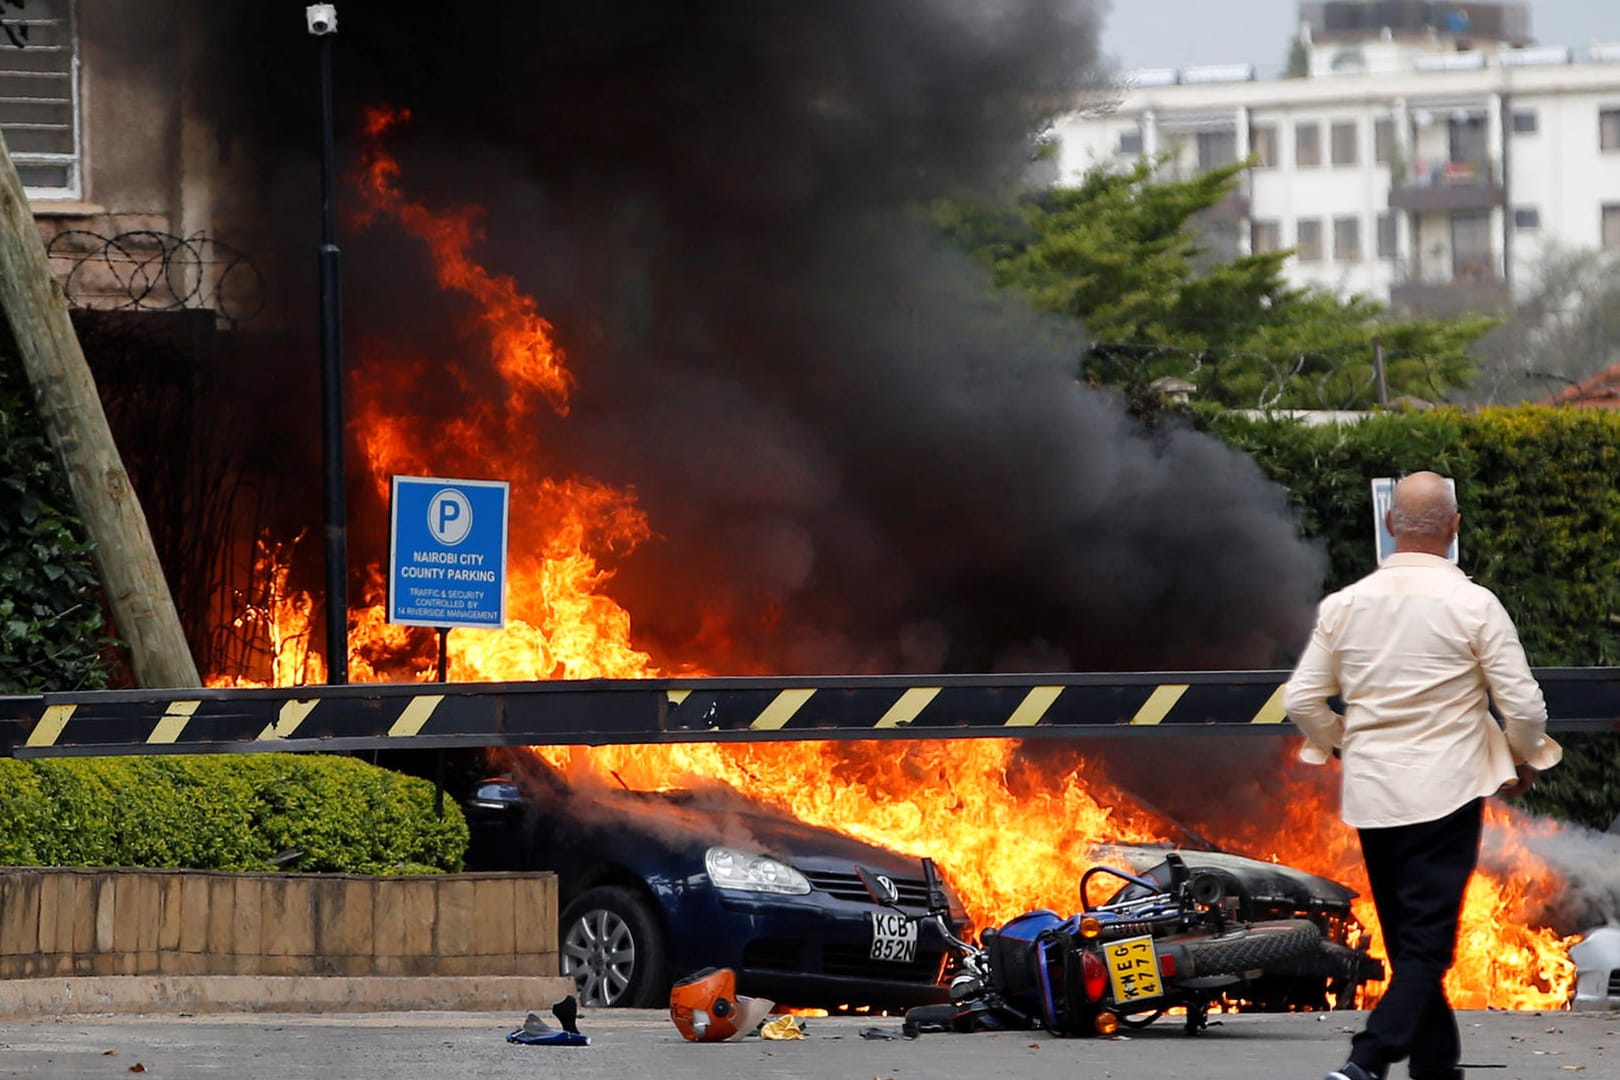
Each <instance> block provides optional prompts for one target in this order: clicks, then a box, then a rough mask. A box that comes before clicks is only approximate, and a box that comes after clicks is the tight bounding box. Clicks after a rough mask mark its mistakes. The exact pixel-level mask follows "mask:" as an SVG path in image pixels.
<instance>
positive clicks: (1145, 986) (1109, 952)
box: [1103, 935, 1164, 1005]
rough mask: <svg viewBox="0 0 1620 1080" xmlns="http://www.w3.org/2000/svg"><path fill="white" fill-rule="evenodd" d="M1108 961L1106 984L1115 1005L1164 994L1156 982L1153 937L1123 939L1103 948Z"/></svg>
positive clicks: (1157, 956) (1157, 977)
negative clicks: (1112, 995)
mask: <svg viewBox="0 0 1620 1080" xmlns="http://www.w3.org/2000/svg"><path fill="white" fill-rule="evenodd" d="M1103 956H1104V958H1105V959H1106V960H1107V961H1108V983H1109V986H1110V987H1112V988H1113V991H1114V1004H1115V1005H1129V1004H1130V1003H1131V1002H1133V1001H1147V1000H1149V999H1151V998H1156V997H1159V996H1160V995H1161V994H1163V993H1164V987H1163V986H1162V985H1161V984H1160V982H1159V955H1158V953H1156V952H1155V951H1154V949H1153V938H1152V937H1150V936H1148V935H1143V936H1142V937H1133V938H1123V939H1121V940H1119V941H1110V942H1109V943H1108V944H1107V945H1104V946H1103Z"/></svg>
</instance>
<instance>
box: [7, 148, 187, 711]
mask: <svg viewBox="0 0 1620 1080" xmlns="http://www.w3.org/2000/svg"><path fill="white" fill-rule="evenodd" d="M0 219H3V220H0V308H3V309H4V311H5V317H6V321H7V322H9V323H10V324H11V336H12V338H13V339H14V340H15V341H16V343H17V351H18V353H19V354H21V356H22V362H23V368H24V370H25V371H26V372H27V373H28V381H29V382H30V383H31V384H32V385H33V388H34V398H35V400H36V401H37V402H38V404H39V411H40V415H41V416H42V417H43V418H44V420H45V426H46V430H47V431H48V432H49V433H50V438H51V442H52V444H53V445H54V446H55V447H56V452H57V454H59V455H60V456H61V459H62V465H63V467H64V468H65V470H66V472H67V478H68V484H69V486H70V487H71V488H72V491H73V501H74V503H75V504H76V505H77V507H78V511H79V516H80V518H82V519H83V520H84V524H85V528H86V529H87V530H88V531H89V534H90V539H91V541H92V543H93V544H94V547H95V556H96V565H97V567H98V568H99V569H100V571H101V581H102V585H103V587H104V588H105V589H106V593H107V604H108V607H109V608H110V609H111V612H112V618H113V622H114V624H115V626H116V628H117V631H118V633H119V635H120V636H121V637H123V638H124V640H126V641H128V642H129V651H130V667H131V669H132V670H133V671H134V674H135V681H136V682H137V683H139V684H140V685H141V686H146V687H171V686H172V687H190V686H200V685H201V684H202V680H200V679H199V678H198V677H197V663H196V661H195V660H194V659H192V656H191V649H190V647H189V646H188V645H187V644H186V637H185V634H184V632H182V630H181V629H180V619H179V616H178V615H177V614H176V612H175V608H174V600H173V598H172V597H171V596H170V595H169V586H168V583H167V582H166V581H165V580H164V578H163V567H162V566H161V565H159V563H158V558H157V551H156V550H155V549H154V548H153V546H152V534H151V532H150V531H148V529H147V526H146V515H145V514H144V513H143V512H142V511H141V503H140V500H139V499H138V498H137V497H136V495H135V492H134V490H133V489H131V488H130V486H129V475H128V474H127V473H125V471H124V463H123V459H121V458H120V457H119V456H118V447H117V445H116V444H115V443H114V442H113V438H112V431H111V430H110V429H109V428H108V427H107V416H106V413H104V412H103V411H102V408H101V398H100V397H99V396H98V395H97V393H96V382H95V379H94V378H93V377H92V376H91V374H90V367H89V365H88V364H86V363H85V361H84V352H83V350H81V349H80V347H79V338H78V335H77V334H75V333H74V332H73V323H72V320H71V319H69V317H68V307H67V298H66V297H65V296H64V295H63V293H62V286H61V285H60V284H59V283H58V282H57V280H56V277H55V275H53V274H52V273H51V267H50V261H49V260H48V259H47V258H46V255H45V245H44V242H43V241H42V240H41V239H40V235H39V227H38V225H36V224H35V222H34V214H33V211H32V209H31V208H30V207H29V205H28V198H27V196H26V195H25V194H24V193H23V187H22V180H21V178H19V177H18V175H17V169H16V166H15V165H13V164H12V161H11V153H10V151H9V150H8V149H7V147H6V144H5V139H4V138H3V137H0Z"/></svg>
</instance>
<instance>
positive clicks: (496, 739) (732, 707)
mask: <svg viewBox="0 0 1620 1080" xmlns="http://www.w3.org/2000/svg"><path fill="white" fill-rule="evenodd" d="M1537 674H1538V676H1539V677H1540V679H1541V683H1542V687H1543V690H1544V691H1545V693H1546V695H1547V701H1548V708H1549V712H1550V713H1551V717H1552V718H1551V721H1550V726H1551V727H1552V728H1553V729H1554V730H1582V729H1585V730H1620V668H1546V669H1541V670H1539V671H1538V672H1537ZM1287 675H1288V673H1287V672H1283V671H1218V672H1179V673H1163V672H1160V673H1151V674H1134V673H1133V674H1087V675H994V676H992V675H977V676H974V675H953V676H938V677H933V678H907V677H899V676H877V677H859V676H848V677H832V676H822V677H816V678H777V679H732V678H717V679H670V680H663V679H647V680H593V681H588V682H542V683H457V684H419V683H412V684H408V685H367V686H342V687H303V688H298V689H294V690H197V691H192V692H186V693H182V692H170V693H167V694H160V693H156V692H152V691H100V692H89V693H79V694H46V695H43V696H33V697H7V698H0V752H6V753H11V754H13V755H15V756H18V757H46V756H70V755H109V754H154V753H178V752H187V753H211V752H212V753H217V752H253V751H265V750H360V749H387V748H402V747H410V746H415V747H422V748H433V747H449V746H514V745H541V744H565V743H576V744H601V743H653V742H690V741H764V740H771V739H869V738H940V737H951V738H956V737H996V736H1000V737H1009V736H1012V737H1037V738H1039V737H1059V738H1068V737H1074V736H1079V735H1098V734H1111V735H1117V734H1129V733H1150V732H1161V733H1171V732H1180V733H1187V732H1200V731H1202V732H1210V731H1222V732H1239V731H1242V732H1252V733H1267V732H1270V733H1283V734H1286V733H1292V732H1293V730H1294V729H1293V728H1292V727H1290V726H1289V725H1288V724H1287V717H1286V716H1284V714H1283V709H1282V684H1283V681H1284V680H1285V679H1286V678H1287Z"/></svg>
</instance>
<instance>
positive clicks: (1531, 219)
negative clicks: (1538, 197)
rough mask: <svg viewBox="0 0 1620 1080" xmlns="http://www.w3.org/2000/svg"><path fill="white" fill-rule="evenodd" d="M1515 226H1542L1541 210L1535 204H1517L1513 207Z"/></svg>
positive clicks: (1525, 228)
mask: <svg viewBox="0 0 1620 1080" xmlns="http://www.w3.org/2000/svg"><path fill="white" fill-rule="evenodd" d="M1513 227H1514V228H1515V229H1524V230H1526V231H1528V230H1530V229H1539V228H1541V210H1540V208H1539V207H1535V206H1515V207H1514V208H1513Z"/></svg>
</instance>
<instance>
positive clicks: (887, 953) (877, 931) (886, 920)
mask: <svg viewBox="0 0 1620 1080" xmlns="http://www.w3.org/2000/svg"><path fill="white" fill-rule="evenodd" d="M871 915H872V959H873V960H888V961H891V962H893V963H896V964H909V963H911V962H912V961H913V960H915V959H916V958H917V924H916V923H915V922H913V921H912V920H910V919H908V918H906V917H905V916H904V915H901V914H898V913H897V912H893V911H874V912H872V913H871Z"/></svg>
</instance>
